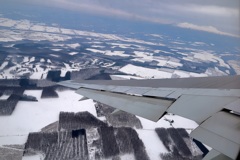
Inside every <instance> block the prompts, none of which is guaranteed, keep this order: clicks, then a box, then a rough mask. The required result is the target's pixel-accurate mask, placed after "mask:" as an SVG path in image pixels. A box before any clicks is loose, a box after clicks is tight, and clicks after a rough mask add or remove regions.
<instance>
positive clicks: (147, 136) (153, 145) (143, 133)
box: [136, 130, 168, 160]
mask: <svg viewBox="0 0 240 160" xmlns="http://www.w3.org/2000/svg"><path fill="white" fill-rule="evenodd" d="M136 131H137V133H138V136H139V138H140V139H141V140H142V141H143V143H144V145H145V147H146V151H147V154H148V156H149V158H150V159H151V160H161V158H160V153H167V152H168V151H167V149H166V148H165V147H164V145H163V143H162V142H161V140H160V139H159V137H158V135H157V133H156V132H155V130H136Z"/></svg>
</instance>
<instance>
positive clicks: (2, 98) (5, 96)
mask: <svg viewBox="0 0 240 160" xmlns="http://www.w3.org/2000/svg"><path fill="white" fill-rule="evenodd" d="M9 97H10V95H6V94H3V95H2V96H1V97H0V100H7V99H8V98H9Z"/></svg>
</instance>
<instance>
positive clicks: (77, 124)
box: [59, 111, 107, 130]
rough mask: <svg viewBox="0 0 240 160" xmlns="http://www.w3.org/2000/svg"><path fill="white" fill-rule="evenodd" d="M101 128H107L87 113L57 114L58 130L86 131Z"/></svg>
mask: <svg viewBox="0 0 240 160" xmlns="http://www.w3.org/2000/svg"><path fill="white" fill-rule="evenodd" d="M101 126H107V124H106V123H104V122H102V121H100V120H99V119H97V118H96V117H94V116H93V115H92V114H90V113H89V112H87V111H86V112H79V113H73V112H60V114H59V130H76V129H82V128H84V129H87V128H92V127H101Z"/></svg>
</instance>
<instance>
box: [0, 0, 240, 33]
mask: <svg viewBox="0 0 240 160" xmlns="http://www.w3.org/2000/svg"><path fill="white" fill-rule="evenodd" d="M2 1H3V0H0V5H1V4H2V3H4V2H2ZM11 1H12V3H14V1H18V2H23V3H29V4H37V5H39V6H41V5H43V6H51V7H58V8H63V9H68V10H73V11H76V12H80V11H81V12H89V13H91V14H97V15H99V14H100V15H105V16H115V17H116V18H117V17H121V18H128V19H138V20H144V21H151V22H156V23H163V24H172V25H177V26H179V27H184V28H191V29H197V30H203V31H208V32H214V33H217V34H225V35H235V36H240V13H239V8H240V0H10V2H11Z"/></svg>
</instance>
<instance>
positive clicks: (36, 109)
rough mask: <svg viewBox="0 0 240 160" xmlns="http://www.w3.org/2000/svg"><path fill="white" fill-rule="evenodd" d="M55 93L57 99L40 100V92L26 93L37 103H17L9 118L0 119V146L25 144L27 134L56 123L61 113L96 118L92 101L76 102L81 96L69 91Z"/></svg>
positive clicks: (29, 91) (2, 117)
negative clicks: (36, 99)
mask: <svg viewBox="0 0 240 160" xmlns="http://www.w3.org/2000/svg"><path fill="white" fill-rule="evenodd" d="M57 92H58V94H59V98H47V99H40V98H39V97H40V93H41V90H38V91H31V90H28V91H26V92H25V93H27V94H29V95H35V96H36V97H37V98H38V100H39V101H38V102H25V101H19V102H18V104H17V106H16V108H15V110H14V112H13V113H12V115H11V116H1V117H0V128H1V132H0V145H6V144H23V143H25V141H26V139H27V136H28V133H29V132H38V131H40V130H41V128H43V127H45V126H46V125H48V124H50V123H53V122H55V121H57V120H58V117H59V113H60V112H61V111H65V112H80V111H88V112H90V113H91V114H93V115H94V116H97V114H96V110H95V107H94V102H93V101H92V100H85V101H78V100H79V99H80V98H81V96H80V95H78V94H76V93H75V92H74V91H71V90H67V91H62V92H60V91H57ZM6 124H8V125H6ZM16 134H17V135H21V136H16Z"/></svg>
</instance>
